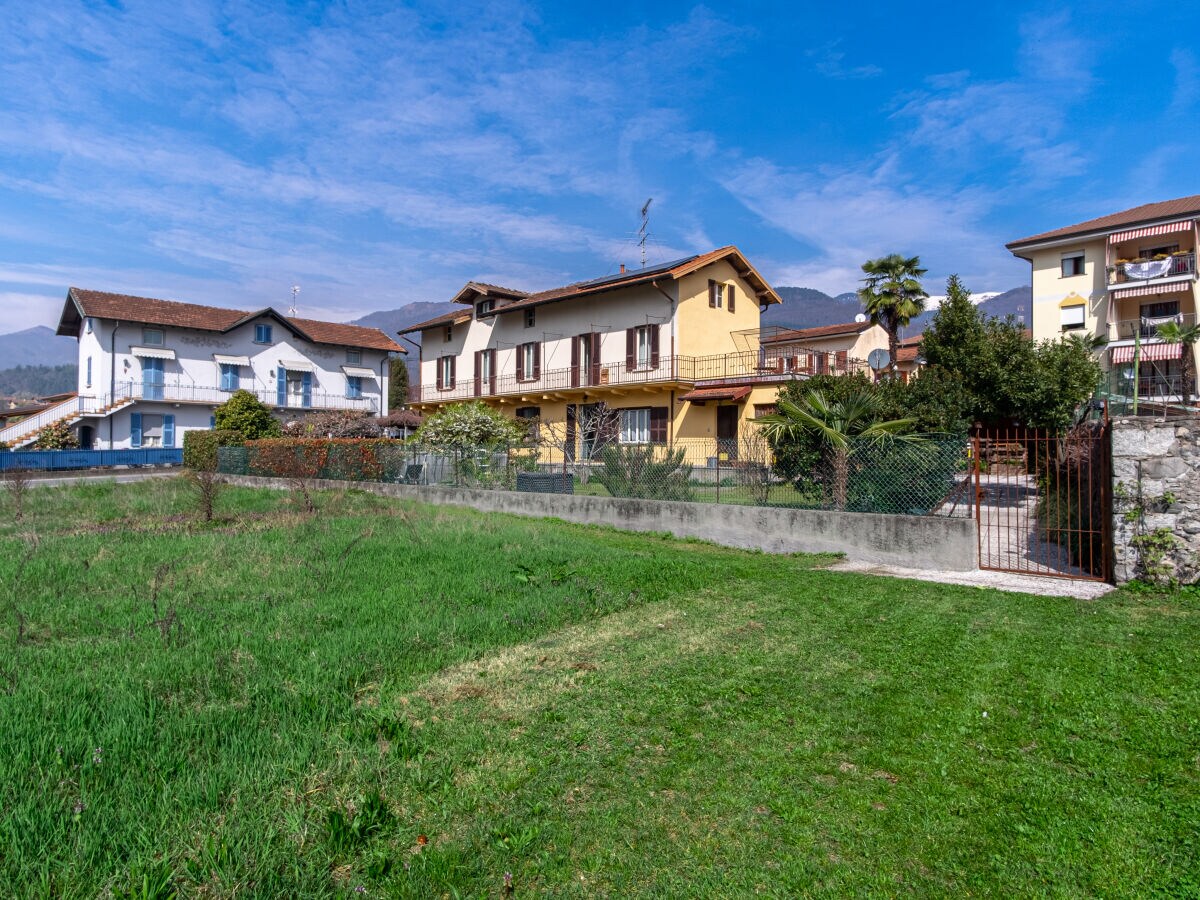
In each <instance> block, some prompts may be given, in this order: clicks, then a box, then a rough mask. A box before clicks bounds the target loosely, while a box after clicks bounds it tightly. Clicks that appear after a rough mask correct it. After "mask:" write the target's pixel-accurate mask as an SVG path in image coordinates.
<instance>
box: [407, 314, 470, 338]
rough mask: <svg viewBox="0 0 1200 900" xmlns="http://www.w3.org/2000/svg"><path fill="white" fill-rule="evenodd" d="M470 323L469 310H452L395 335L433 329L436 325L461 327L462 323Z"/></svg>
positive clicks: (410, 326)
mask: <svg viewBox="0 0 1200 900" xmlns="http://www.w3.org/2000/svg"><path fill="white" fill-rule="evenodd" d="M470 321H471V311H470V310H466V309H452V310H450V312H448V313H442V314H441V315H440V316H434V317H433V318H432V319H427V320H426V321H424V322H418V323H417V324H416V325H409V326H408V327H407V328H403V329H401V330H400V331H397V332H396V334H412V333H413V332H414V331H424V330H425V329H426V328H434V327H436V326H438V325H461V324H462V323H463V322H470Z"/></svg>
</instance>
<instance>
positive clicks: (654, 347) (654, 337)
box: [650, 325, 659, 369]
mask: <svg viewBox="0 0 1200 900" xmlns="http://www.w3.org/2000/svg"><path fill="white" fill-rule="evenodd" d="M658 327H659V326H657V325H651V326H650V368H652V369H657V368H658Z"/></svg>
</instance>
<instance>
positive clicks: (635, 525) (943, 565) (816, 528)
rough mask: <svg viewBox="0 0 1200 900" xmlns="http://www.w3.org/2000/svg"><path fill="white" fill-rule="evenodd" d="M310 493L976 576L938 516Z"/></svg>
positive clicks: (964, 526) (962, 546) (443, 492)
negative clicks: (398, 500) (463, 508)
mask: <svg viewBox="0 0 1200 900" xmlns="http://www.w3.org/2000/svg"><path fill="white" fill-rule="evenodd" d="M222 478H223V479H224V480H225V481H227V482H229V483H230V484H240V485H245V486H248V487H273V488H283V489H286V488H287V486H288V485H287V482H286V481H284V480H283V479H278V478H257V477H253V476H247V475H223V476H222ZM312 484H313V487H314V488H317V489H333V490H338V489H347V488H355V489H359V490H366V491H371V492H373V493H376V494H382V495H384V496H388V497H399V498H402V499H405V500H418V501H421V502H424V503H438V504H450V505H454V506H469V507H472V508H474V509H478V510H481V511H483V512H503V513H512V514H515V515H519V516H536V517H539V518H545V517H547V516H553V517H555V518H559V519H565V520H566V521H568V522H579V523H582V524H585V525H611V526H612V527H614V528H620V529H623V530H625V531H660V532H669V533H671V534H674V535H675V536H677V537H695V538H703V539H705V540H709V541H713V542H715V543H718V544H724V545H725V546H728V547H744V548H747V549H756V550H765V551H767V552H769V553H844V554H845V555H846V558H847V559H850V560H854V561H857V562H867V563H875V564H883V565H896V566H908V567H912V568H921V569H946V570H951V571H956V572H968V571H973V570H975V569H976V568H978V558H979V556H978V546H979V545H978V538H977V535H976V531H975V522H974V520H972V519H947V518H942V517H939V516H928V517H926V516H885V515H876V514H873V513H845V512H830V511H826V510H812V509H768V508H763V507H755V506H733V505H728V506H722V505H719V504H715V503H678V502H671V501H664V500H628V499H621V498H613V497H580V496H574V495H565V494H532V493H528V494H527V493H516V492H513V491H480V490H469V489H465V488H449V487H425V486H420V485H407V484H377V483H372V482H361V481H326V480H317V481H313V482H312Z"/></svg>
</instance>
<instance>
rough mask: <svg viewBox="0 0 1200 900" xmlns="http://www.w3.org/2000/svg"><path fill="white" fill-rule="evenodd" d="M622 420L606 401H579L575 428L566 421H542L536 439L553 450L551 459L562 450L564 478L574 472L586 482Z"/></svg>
mask: <svg viewBox="0 0 1200 900" xmlns="http://www.w3.org/2000/svg"><path fill="white" fill-rule="evenodd" d="M620 421H621V417H620V413H618V412H617V410H615V409H611V408H609V406H608V404H607V403H585V404H580V405H578V406H576V407H575V414H574V423H575V427H574V428H573V429H568V428H567V427H566V423H563V424H562V425H558V424H544V423H542V424H539V425H538V426H537V441H538V444H539V446H540V447H542V448H543V449H544V450H547V451H549V452H550V456H551V460H550V461H551V462H555V461H556V460H555V459H554V456H555V454H561V457H562V472H563V480H564V481H565V480H566V479H567V477H569V476H574V477H576V478H578V479H579V482H580V484H587V483H588V479H589V478H590V477H591V474H592V464H593V462H594V461H595V460H596V459H597V458H598V457H599V456H600V451H601V450H602V449H603V448H604V447H605V446H607V445H608V444H610V443H612V442H613V441H614V440H615V439H616V435H617V429H618V428H619V427H620Z"/></svg>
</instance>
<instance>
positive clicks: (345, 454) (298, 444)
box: [246, 438, 405, 481]
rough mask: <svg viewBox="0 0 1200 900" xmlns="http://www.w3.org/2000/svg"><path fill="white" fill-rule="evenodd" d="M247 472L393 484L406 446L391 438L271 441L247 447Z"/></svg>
mask: <svg viewBox="0 0 1200 900" xmlns="http://www.w3.org/2000/svg"><path fill="white" fill-rule="evenodd" d="M246 449H247V452H248V455H247V466H246V468H247V472H248V474H250V475H263V476H267V477H271V478H290V479H297V478H302V479H312V478H333V479H338V480H343V481H394V480H396V479H397V478H398V477H399V476H400V475H401V474H402V473H403V467H404V459H405V455H404V447H403V445H402V444H401V443H400V442H399V441H393V440H391V439H389V438H367V439H362V440H359V439H354V438H269V439H265V440H259V441H250V442H248V443H247V444H246Z"/></svg>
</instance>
